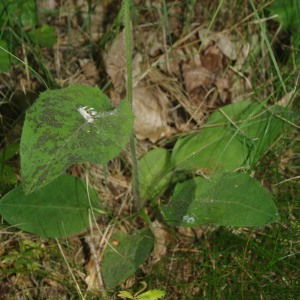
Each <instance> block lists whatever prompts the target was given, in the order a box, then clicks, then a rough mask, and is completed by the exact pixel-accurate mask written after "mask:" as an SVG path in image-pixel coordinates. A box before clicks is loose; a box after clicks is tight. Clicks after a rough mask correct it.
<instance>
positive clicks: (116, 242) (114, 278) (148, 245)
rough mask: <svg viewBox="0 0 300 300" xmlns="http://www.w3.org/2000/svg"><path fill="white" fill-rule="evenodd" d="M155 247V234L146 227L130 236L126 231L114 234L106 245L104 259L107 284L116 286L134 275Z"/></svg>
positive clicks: (104, 276)
mask: <svg viewBox="0 0 300 300" xmlns="http://www.w3.org/2000/svg"><path fill="white" fill-rule="evenodd" d="M152 248H153V236H152V233H151V231H150V230H149V229H148V228H146V229H142V230H140V231H139V232H137V233H135V234H134V235H132V236H130V235H128V234H126V233H124V232H119V233H116V234H114V235H113V236H112V237H111V239H110V243H109V245H108V246H107V247H106V249H105V251H104V255H103V261H102V275H103V280H104V283H105V286H106V287H107V288H114V287H116V286H117V285H118V284H120V283H121V282H122V281H124V280H125V279H127V278H128V277H130V276H131V275H133V274H134V273H135V272H136V270H137V269H138V267H139V266H140V265H141V264H142V263H143V262H144V261H145V260H146V259H147V258H148V256H149V255H150V251H151V249H152Z"/></svg>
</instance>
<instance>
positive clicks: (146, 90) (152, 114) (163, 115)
mask: <svg viewBox="0 0 300 300" xmlns="http://www.w3.org/2000/svg"><path fill="white" fill-rule="evenodd" d="M168 101H169V100H168V97H167V95H166V94H165V93H163V92H162V91H161V89H160V88H159V87H157V86H148V87H136V88H134V90H133V112H134V115H135V121H134V127H135V134H136V137H137V138H138V139H141V140H144V139H149V140H150V141H151V142H152V143H155V142H156V141H158V140H159V139H161V138H162V137H165V136H168V135H169V134H170V132H171V129H170V128H169V126H168V124H167V117H168Z"/></svg>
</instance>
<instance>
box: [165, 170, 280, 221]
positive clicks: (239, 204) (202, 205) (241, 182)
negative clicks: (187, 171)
mask: <svg viewBox="0 0 300 300" xmlns="http://www.w3.org/2000/svg"><path fill="white" fill-rule="evenodd" d="M160 209H161V212H162V214H163V216H164V218H165V220H166V222H167V223H168V224H170V225H175V226H187V227H193V226H198V225H203V224H210V225H224V226H263V225H265V224H267V223H271V222H275V221H277V220H279V215H278V212H277V208H276V206H275V204H274V202H273V200H272V198H271V196H270V195H269V194H268V193H267V191H266V190H265V189H264V188H263V187H262V186H261V185H260V183H259V182H258V181H257V180H255V179H253V178H251V177H249V176H248V175H246V174H239V173H219V174H215V175H213V176H211V178H210V180H207V179H204V178H202V177H196V178H194V179H191V180H188V181H186V182H183V183H179V184H177V185H176V188H175V191H174V193H173V196H172V199H171V201H170V202H169V204H168V205H166V206H161V208H160Z"/></svg>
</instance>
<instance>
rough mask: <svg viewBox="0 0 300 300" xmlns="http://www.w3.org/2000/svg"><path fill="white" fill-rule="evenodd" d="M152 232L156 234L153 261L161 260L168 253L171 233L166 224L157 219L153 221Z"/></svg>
mask: <svg viewBox="0 0 300 300" xmlns="http://www.w3.org/2000/svg"><path fill="white" fill-rule="evenodd" d="M152 233H153V234H154V238H155V244H154V249H153V251H152V254H151V257H152V259H153V263H156V262H158V261H160V260H161V259H162V258H163V257H164V256H165V255H166V253H167V245H168V242H169V239H170V238H169V233H168V231H167V230H166V229H165V227H164V225H163V224H161V223H159V222H158V221H157V220H155V221H153V222H152Z"/></svg>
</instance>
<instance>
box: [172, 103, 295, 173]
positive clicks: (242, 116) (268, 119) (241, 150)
mask: <svg viewBox="0 0 300 300" xmlns="http://www.w3.org/2000/svg"><path fill="white" fill-rule="evenodd" d="M283 117H284V118H286V119H287V120H290V119H292V117H293V114H292V113H291V112H289V111H288V110H285V109H282V108H278V107H273V108H270V109H267V108H265V107H264V106H262V105H261V104H259V103H253V102H251V101H243V102H238V103H234V104H231V105H228V106H226V107H223V108H222V109H220V110H219V111H216V112H214V113H213V114H212V115H211V117H210V118H209V120H208V122H207V127H206V128H203V129H202V130H200V131H199V132H198V133H196V134H194V135H192V136H189V137H186V138H182V139H179V140H178V141H177V142H176V144H175V147H174V149H173V152H172V156H171V164H172V165H174V166H175V168H177V169H184V170H189V171H193V170H197V169H202V170H203V171H204V172H207V173H211V172H216V171H218V172H220V171H234V170H236V169H239V168H246V169H247V168H250V167H252V166H253V165H254V164H255V163H256V162H257V161H258V160H259V159H260V157H261V155H262V154H263V153H264V152H265V151H266V150H267V149H268V148H269V147H270V146H271V145H272V144H273V143H274V141H275V140H276V139H277V138H278V137H279V136H280V135H281V134H282V133H283V132H284V130H285V129H287V128H291V126H289V124H288V123H287V122H286V121H285V120H284V119H283Z"/></svg>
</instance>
